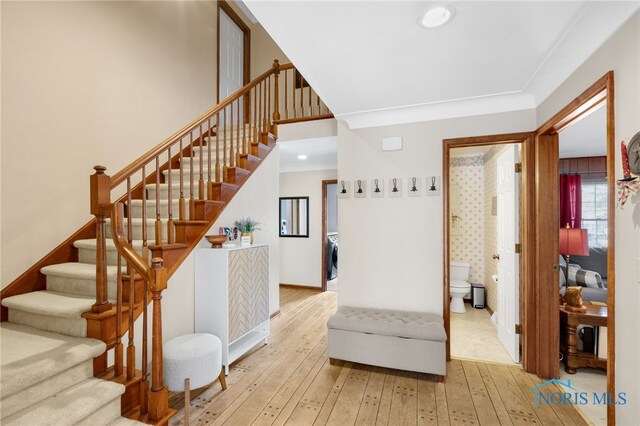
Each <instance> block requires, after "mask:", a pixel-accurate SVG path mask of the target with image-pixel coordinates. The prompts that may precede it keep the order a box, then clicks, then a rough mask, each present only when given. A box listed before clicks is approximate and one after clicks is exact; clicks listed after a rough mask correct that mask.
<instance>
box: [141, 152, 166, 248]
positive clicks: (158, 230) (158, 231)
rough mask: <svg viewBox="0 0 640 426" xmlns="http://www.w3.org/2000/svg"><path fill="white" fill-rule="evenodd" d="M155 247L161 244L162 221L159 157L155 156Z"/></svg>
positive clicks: (144, 219)
mask: <svg viewBox="0 0 640 426" xmlns="http://www.w3.org/2000/svg"><path fill="white" fill-rule="evenodd" d="M168 191H169V192H171V188H168ZM146 220H147V218H143V219H142V222H143V223H144V222H145V221H146ZM155 233H156V238H155V239H156V245H157V246H159V245H161V244H162V221H161V220H160V155H157V156H156V228H155Z"/></svg>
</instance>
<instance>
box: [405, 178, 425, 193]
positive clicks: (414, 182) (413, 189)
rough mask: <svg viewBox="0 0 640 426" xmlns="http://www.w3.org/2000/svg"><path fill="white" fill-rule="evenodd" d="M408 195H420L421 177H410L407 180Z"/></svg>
mask: <svg viewBox="0 0 640 426" xmlns="http://www.w3.org/2000/svg"><path fill="white" fill-rule="evenodd" d="M408 184H409V187H410V189H409V196H410V197H419V196H421V195H422V179H420V178H419V177H412V178H411V179H410V180H409V182H408Z"/></svg>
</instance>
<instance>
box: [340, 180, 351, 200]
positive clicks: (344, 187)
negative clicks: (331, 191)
mask: <svg viewBox="0 0 640 426" xmlns="http://www.w3.org/2000/svg"><path fill="white" fill-rule="evenodd" d="M350 183H351V182H350V181H348V180H341V181H340V186H339V187H338V198H349V197H350V196H351V192H350V188H351V187H350V186H349V185H350Z"/></svg>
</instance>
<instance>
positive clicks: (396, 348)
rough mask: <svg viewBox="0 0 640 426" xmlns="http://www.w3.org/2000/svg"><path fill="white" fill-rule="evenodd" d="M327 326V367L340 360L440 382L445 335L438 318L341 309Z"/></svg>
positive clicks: (443, 369)
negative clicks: (431, 377)
mask: <svg viewBox="0 0 640 426" xmlns="http://www.w3.org/2000/svg"><path fill="white" fill-rule="evenodd" d="M327 325H328V327H329V336H328V352H329V359H330V362H331V364H333V363H334V362H335V360H336V359H341V360H344V361H352V362H358V363H361V364H370V365H377V366H380V367H388V368H397V369H400V370H408V371H417V372H421V373H429V374H435V375H436V376H438V380H439V381H442V380H443V379H444V375H445V374H446V364H447V363H446V341H447V336H446V333H445V331H444V321H443V320H442V317H441V316H439V315H435V314H429V313H419V312H403V311H392V310H383V309H369V308H353V307H348V306H341V307H340V308H338V312H336V313H335V314H334V315H333V316H332V317H331V318H330V319H329V322H328V324H327Z"/></svg>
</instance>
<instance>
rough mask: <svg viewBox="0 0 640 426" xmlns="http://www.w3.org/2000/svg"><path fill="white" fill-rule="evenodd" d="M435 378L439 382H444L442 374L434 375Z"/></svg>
mask: <svg viewBox="0 0 640 426" xmlns="http://www.w3.org/2000/svg"><path fill="white" fill-rule="evenodd" d="M436 380H437V381H438V382H440V383H442V382H444V376H440V375H436Z"/></svg>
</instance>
